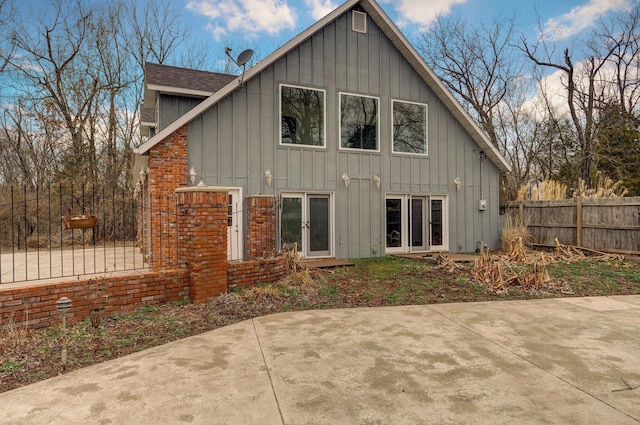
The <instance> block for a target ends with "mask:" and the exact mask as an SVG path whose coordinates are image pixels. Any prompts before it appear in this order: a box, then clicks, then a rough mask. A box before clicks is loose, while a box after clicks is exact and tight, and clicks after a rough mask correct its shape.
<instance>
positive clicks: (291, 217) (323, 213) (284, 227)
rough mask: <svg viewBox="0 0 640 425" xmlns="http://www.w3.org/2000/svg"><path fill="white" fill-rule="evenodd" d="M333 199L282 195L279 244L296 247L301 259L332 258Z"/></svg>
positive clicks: (299, 194) (310, 195)
mask: <svg viewBox="0 0 640 425" xmlns="http://www.w3.org/2000/svg"><path fill="white" fill-rule="evenodd" d="M332 216H333V214H332V205H331V195H329V194H311V193H287V194H283V195H282V211H281V215H280V241H281V244H282V245H283V246H285V245H286V247H287V248H288V249H292V248H293V247H294V246H295V247H296V248H297V250H298V253H299V254H300V256H301V257H330V256H332V245H333V242H332V237H331V234H332V227H333V222H332Z"/></svg>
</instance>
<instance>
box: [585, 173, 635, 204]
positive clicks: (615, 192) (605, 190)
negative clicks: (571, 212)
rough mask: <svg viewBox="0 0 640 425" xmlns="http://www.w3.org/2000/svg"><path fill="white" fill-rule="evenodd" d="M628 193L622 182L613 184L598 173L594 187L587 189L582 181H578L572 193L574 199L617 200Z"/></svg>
mask: <svg viewBox="0 0 640 425" xmlns="http://www.w3.org/2000/svg"><path fill="white" fill-rule="evenodd" d="M627 193H629V191H628V190H627V188H625V187H624V186H623V185H622V180H620V181H617V182H614V181H613V180H611V179H610V178H609V177H603V175H602V172H600V171H598V173H597V174H596V178H595V180H594V186H593V187H592V188H588V187H587V185H586V184H585V182H584V180H582V179H580V181H579V184H578V188H577V189H576V190H575V191H574V192H573V197H574V198H619V197H622V196H625V195H626V194H627Z"/></svg>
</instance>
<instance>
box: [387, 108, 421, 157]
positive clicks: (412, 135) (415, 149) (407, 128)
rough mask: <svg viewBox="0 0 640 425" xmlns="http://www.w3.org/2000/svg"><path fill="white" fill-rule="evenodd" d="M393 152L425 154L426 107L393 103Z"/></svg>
mask: <svg viewBox="0 0 640 425" xmlns="http://www.w3.org/2000/svg"><path fill="white" fill-rule="evenodd" d="M393 152H396V153H417V154H423V155H426V154H427V105H425V104H422V103H412V102H400V101H395V100H394V101H393Z"/></svg>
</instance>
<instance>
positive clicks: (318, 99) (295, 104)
mask: <svg viewBox="0 0 640 425" xmlns="http://www.w3.org/2000/svg"><path fill="white" fill-rule="evenodd" d="M324 103H325V101H324V91H322V90H314V89H307V88H302V87H292V86H285V85H281V86H280V129H281V130H280V131H281V132H280V143H283V144H292V145H307V146H324Z"/></svg>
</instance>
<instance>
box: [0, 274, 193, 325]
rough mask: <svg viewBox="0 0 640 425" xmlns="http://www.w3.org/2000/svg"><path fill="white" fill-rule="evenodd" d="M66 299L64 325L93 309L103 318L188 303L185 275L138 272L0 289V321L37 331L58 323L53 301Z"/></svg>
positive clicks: (58, 318) (187, 286) (58, 317)
mask: <svg viewBox="0 0 640 425" xmlns="http://www.w3.org/2000/svg"><path fill="white" fill-rule="evenodd" d="M61 297H69V298H71V301H72V302H73V306H72V308H71V311H70V312H69V313H67V321H69V322H70V323H73V322H78V321H81V320H83V319H84V318H86V317H88V316H89V312H90V311H91V310H93V309H98V308H100V309H102V310H103V312H104V314H105V315H111V314H115V313H122V312H125V311H130V310H132V309H134V308H138V307H142V306H145V305H148V304H163V303H167V302H170V301H177V300H186V299H189V272H188V271H187V270H172V271H169V270H167V271H163V272H141V273H135V274H129V275H126V276H112V277H106V278H93V279H88V280H82V281H78V280H76V279H74V280H72V281H67V282H58V283H48V284H47V283H45V284H42V283H38V284H31V285H24V286H20V287H17V288H15V287H14V288H11V289H4V288H2V287H0V321H1V323H2V325H6V324H7V323H14V324H16V325H20V326H22V325H28V326H30V327H34V328H41V327H47V326H51V325H53V324H56V323H60V321H61V318H60V315H59V314H58V312H57V310H56V301H57V300H58V299H59V298H61Z"/></svg>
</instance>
